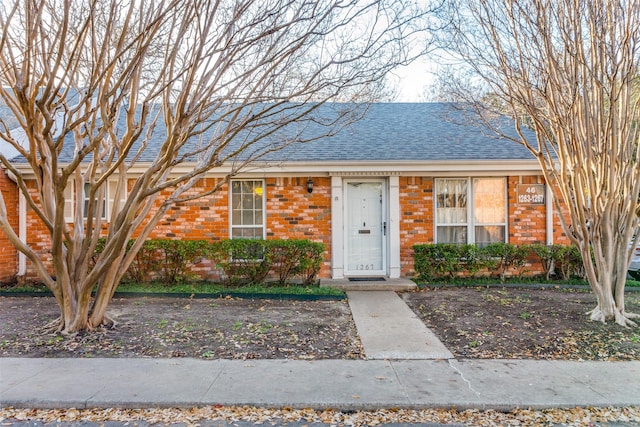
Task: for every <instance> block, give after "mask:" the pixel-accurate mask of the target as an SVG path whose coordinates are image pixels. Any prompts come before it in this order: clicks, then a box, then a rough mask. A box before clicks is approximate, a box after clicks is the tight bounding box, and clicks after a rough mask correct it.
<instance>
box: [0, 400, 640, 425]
mask: <svg viewBox="0 0 640 427" xmlns="http://www.w3.org/2000/svg"><path fill="white" fill-rule="evenodd" d="M4 420H9V421H10V420H17V421H41V422H45V423H49V422H69V421H75V422H81V421H85V422H87V421H89V422H105V421H119V422H125V423H128V422H133V423H135V422H136V421H145V422H147V423H150V424H165V425H168V424H175V423H182V424H185V425H186V426H190V427H191V426H197V425H198V424H199V422H201V421H204V420H207V421H226V422H238V421H246V422H251V423H254V424H265V423H269V424H274V423H277V424H286V423H288V422H304V423H324V424H330V425H335V426H353V427H360V426H376V425H381V424H391V423H442V424H451V423H461V424H464V425H482V426H553V425H558V424H562V425H566V426H593V425H594V423H640V408H639V407H625V408H611V407H605V408H591V407H589V408H568V409H545V410H531V409H518V410H515V411H511V412H500V411H495V410H485V411H483V410H478V409H468V410H462V411H458V410H455V409H422V410H410V409H385V410H377V411H355V412H341V411H337V410H332V409H326V410H323V411H317V410H313V409H310V408H306V409H293V408H279V409H273V408H256V407H252V406H220V405H213V406H205V407H197V408H187V409H177V408H156V409H116V408H110V409H82V410H80V409H52V410H45V409H15V408H4V409H0V422H2V421H4Z"/></svg>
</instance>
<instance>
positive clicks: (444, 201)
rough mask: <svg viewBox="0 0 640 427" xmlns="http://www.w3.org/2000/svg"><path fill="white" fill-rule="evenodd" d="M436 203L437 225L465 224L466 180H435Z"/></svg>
mask: <svg viewBox="0 0 640 427" xmlns="http://www.w3.org/2000/svg"><path fill="white" fill-rule="evenodd" d="M436 203H437V205H436V210H437V213H436V220H437V222H438V224H466V223H467V180H466V179H439V180H437V181H436Z"/></svg>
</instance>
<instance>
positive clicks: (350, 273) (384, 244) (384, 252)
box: [342, 177, 390, 277]
mask: <svg viewBox="0 0 640 427" xmlns="http://www.w3.org/2000/svg"><path fill="white" fill-rule="evenodd" d="M356 182H361V183H379V184H380V188H381V193H382V202H381V203H380V219H381V221H382V223H383V224H384V231H383V234H382V236H381V242H380V245H381V248H380V249H381V262H382V268H381V269H380V270H349V236H350V230H349V221H348V209H347V208H348V206H349V200H348V198H347V197H348V196H347V194H348V191H347V188H348V186H349V184H350V183H356ZM387 187H388V180H387V179H386V178H355V177H354V178H346V179H343V181H342V193H343V195H344V198H343V199H344V200H343V205H342V206H343V209H342V210H343V212H342V214H343V224H344V234H343V237H344V261H343V265H344V275H345V276H346V277H363V276H387V275H388V273H389V259H388V247H389V235H390V233H389V202H388V197H389V196H388V188H387ZM381 225H382V224H381Z"/></svg>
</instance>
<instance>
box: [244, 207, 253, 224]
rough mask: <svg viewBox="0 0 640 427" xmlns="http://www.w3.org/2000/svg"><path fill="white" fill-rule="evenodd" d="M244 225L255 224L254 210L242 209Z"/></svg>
mask: <svg viewBox="0 0 640 427" xmlns="http://www.w3.org/2000/svg"><path fill="white" fill-rule="evenodd" d="M242 225H254V223H253V211H252V210H244V211H242Z"/></svg>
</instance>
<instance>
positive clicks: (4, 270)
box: [0, 169, 18, 282]
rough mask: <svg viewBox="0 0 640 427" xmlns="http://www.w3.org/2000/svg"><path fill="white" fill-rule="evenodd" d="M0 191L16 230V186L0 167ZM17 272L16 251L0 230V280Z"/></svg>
mask: <svg viewBox="0 0 640 427" xmlns="http://www.w3.org/2000/svg"><path fill="white" fill-rule="evenodd" d="M0 191H2V197H3V198H4V203H5V205H6V207H7V215H8V217H9V223H10V224H11V227H12V228H13V229H14V230H15V231H16V233H17V232H18V188H17V186H16V185H15V183H14V182H13V181H11V180H10V179H9V177H8V176H7V174H6V173H5V171H4V170H3V169H0ZM17 272H18V251H17V250H16V248H15V247H14V246H13V245H12V244H11V242H9V238H8V237H7V236H6V234H5V233H4V232H3V231H0V282H6V281H10V280H12V279H13V278H14V277H15V275H16V273H17Z"/></svg>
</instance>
